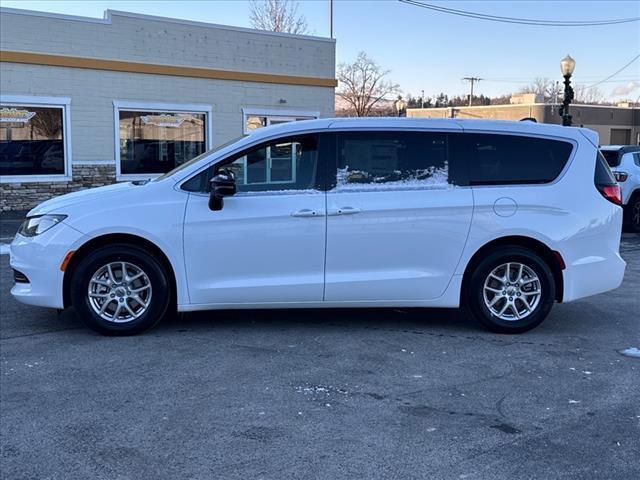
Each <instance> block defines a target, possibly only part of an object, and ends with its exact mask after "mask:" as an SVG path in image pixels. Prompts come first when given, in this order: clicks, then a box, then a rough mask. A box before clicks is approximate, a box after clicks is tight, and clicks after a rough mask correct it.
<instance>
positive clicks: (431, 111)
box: [407, 103, 640, 145]
mask: <svg viewBox="0 0 640 480" xmlns="http://www.w3.org/2000/svg"><path fill="white" fill-rule="evenodd" d="M558 108H559V106H558V105H549V104H544V103H536V104H511V105H486V106H485V105H481V106H473V107H447V108H425V109H420V108H412V109H408V110H407V116H408V117H418V118H465V119H485V120H514V121H519V120H522V119H523V118H535V119H536V121H538V122H540V123H553V124H558V125H560V124H562V118H561V117H560V115H559V114H558ZM570 113H571V115H572V116H573V124H574V125H576V126H583V127H585V128H590V129H592V130H595V131H596V132H598V135H599V137H600V144H601V145H610V144H614V143H615V144H619V143H629V144H632V145H636V144H640V138H639V136H640V109H639V108H629V107H609V106H600V105H571V106H570Z"/></svg>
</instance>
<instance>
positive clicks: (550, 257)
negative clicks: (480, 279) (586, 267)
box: [460, 235, 565, 305]
mask: <svg viewBox="0 0 640 480" xmlns="http://www.w3.org/2000/svg"><path fill="white" fill-rule="evenodd" d="M505 246H515V247H524V248H527V249H529V250H531V251H533V252H535V253H537V254H538V255H540V257H542V259H543V260H544V261H545V263H546V264H547V265H548V266H549V268H550V269H551V272H552V273H553V279H554V281H555V284H556V301H558V302H562V298H563V296H564V279H563V276H562V270H564V268H565V264H564V260H563V259H562V256H561V255H560V252H558V251H556V250H552V249H551V248H550V247H549V246H548V245H546V244H545V243H543V242H541V241H540V240H537V239H535V238H532V237H527V236H523V235H510V236H506V237H500V238H496V239H493V240H491V241H490V242H487V243H485V244H484V245H483V246H482V247H480V248H479V249H478V250H476V252H475V253H474V254H473V256H472V257H471V259H470V260H469V261H468V262H467V266H466V267H465V269H464V273H463V277H462V288H461V289H460V305H463V304H464V292H465V291H466V287H467V283H468V282H469V280H470V277H471V272H473V269H474V268H475V267H476V266H477V265H478V264H479V263H480V260H481V259H482V258H483V257H484V256H485V255H486V254H487V253H488V252H489V251H490V250H493V249H494V248H496V247H505Z"/></svg>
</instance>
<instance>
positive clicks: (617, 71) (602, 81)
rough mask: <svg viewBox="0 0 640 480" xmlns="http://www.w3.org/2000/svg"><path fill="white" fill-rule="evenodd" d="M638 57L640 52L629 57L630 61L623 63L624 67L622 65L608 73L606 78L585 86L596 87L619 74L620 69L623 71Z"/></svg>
mask: <svg viewBox="0 0 640 480" xmlns="http://www.w3.org/2000/svg"><path fill="white" fill-rule="evenodd" d="M639 58H640V53H639V54H638V55H636V56H635V57H633V58H632V59H631V61H629V63H627V64H625V66H624V67H622V68H621V69H619V70H616V71H615V72H614V73H612V74H611V75H609V76H608V77H607V78H605V79H603V80H600V81H599V82H596V83H594V84H592V85H589V86H587V87H586V88H593V87H597V86H598V85H600V84H601V83H604V82H606V81H607V80H609V79H610V78H613V77H615V76H616V75H617V74H619V73H620V72H621V71H623V70H624V69H625V68H627V67H628V66H629V65H631V64H632V63H633V62H635V61H636V60H638V59H639Z"/></svg>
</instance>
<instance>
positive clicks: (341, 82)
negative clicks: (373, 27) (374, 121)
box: [336, 52, 399, 117]
mask: <svg viewBox="0 0 640 480" xmlns="http://www.w3.org/2000/svg"><path fill="white" fill-rule="evenodd" d="M388 74H389V70H383V69H382V67H380V65H378V64H377V63H376V62H375V61H374V60H373V59H371V58H369V57H368V56H367V54H366V53H364V52H360V53H359V54H358V57H357V58H356V60H355V62H353V63H341V64H340V65H338V75H337V76H338V91H337V92H336V95H337V96H338V97H340V98H341V99H342V100H344V102H345V103H346V104H347V105H349V107H350V110H351V111H352V113H353V115H355V116H356V117H366V116H370V115H371V114H372V109H373V107H374V106H375V105H376V104H378V102H380V101H381V100H383V99H384V98H385V97H387V96H388V95H393V94H396V93H398V92H399V85H397V84H395V83H393V82H391V81H389V80H386V79H385V77H386V76H387V75H388Z"/></svg>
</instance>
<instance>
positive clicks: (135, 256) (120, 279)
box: [71, 245, 171, 335]
mask: <svg viewBox="0 0 640 480" xmlns="http://www.w3.org/2000/svg"><path fill="white" fill-rule="evenodd" d="M170 293H171V292H170V288H169V282H168V280H167V274H166V272H165V270H164V268H163V267H162V266H161V265H160V263H159V262H158V261H157V260H156V259H154V258H153V257H152V256H151V255H149V254H148V253H147V252H146V251H144V250H142V249H141V248H138V247H135V246H133V245H112V246H109V247H105V248H102V249H99V250H97V251H95V252H92V253H90V254H89V255H88V256H87V257H86V258H84V259H83V260H82V261H81V262H80V264H79V265H78V266H77V268H76V270H75V272H74V274H73V278H72V282H71V301H72V304H73V306H74V308H75V309H76V311H77V312H78V315H79V316H80V318H82V320H83V321H84V322H85V323H86V324H87V325H88V326H89V327H90V328H91V329H93V330H95V331H97V332H99V333H101V334H103V335H134V334H136V333H141V332H143V331H145V330H147V329H149V328H151V327H153V326H154V325H155V324H156V323H158V322H159V321H160V320H161V319H162V318H163V317H164V315H165V314H166V313H167V310H168V307H169V302H170V298H171V295H170Z"/></svg>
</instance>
